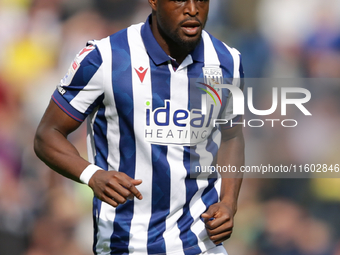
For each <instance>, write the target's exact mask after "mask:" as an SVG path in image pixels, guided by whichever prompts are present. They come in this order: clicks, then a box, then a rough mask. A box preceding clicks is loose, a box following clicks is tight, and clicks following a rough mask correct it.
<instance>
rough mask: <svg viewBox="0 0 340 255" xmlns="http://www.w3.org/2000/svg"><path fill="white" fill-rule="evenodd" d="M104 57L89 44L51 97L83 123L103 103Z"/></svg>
mask: <svg viewBox="0 0 340 255" xmlns="http://www.w3.org/2000/svg"><path fill="white" fill-rule="evenodd" d="M102 63H103V60H102V57H101V54H100V52H99V50H98V47H97V46H96V45H95V44H94V42H89V43H88V45H87V46H86V47H85V48H84V49H82V50H81V51H80V52H79V53H78V54H77V55H76V57H75V59H74V60H73V62H72V63H71V65H70V67H69V69H68V72H67V73H66V75H65V76H64V78H63V79H61V81H60V83H59V85H58V86H57V89H56V90H55V92H54V93H53V95H52V99H53V101H54V102H55V103H56V104H57V105H58V106H59V107H60V108H61V109H62V110H63V111H64V112H65V113H67V114H68V115H69V116H70V117H72V118H73V119H75V120H77V121H79V122H82V121H84V120H85V118H86V117H87V116H88V115H89V114H90V113H91V112H92V111H93V109H94V108H95V107H96V106H97V105H99V104H100V102H101V101H102V99H103V94H104V90H103V87H104V86H103V84H102V83H103V71H102V68H101V66H102Z"/></svg>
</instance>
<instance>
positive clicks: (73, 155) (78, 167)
mask: <svg viewBox="0 0 340 255" xmlns="http://www.w3.org/2000/svg"><path fill="white" fill-rule="evenodd" d="M34 150H35V153H36V155H37V156H38V157H39V158H40V159H41V160H42V161H43V162H44V163H45V164H46V165H48V166H49V167H50V168H51V169H53V170H54V171H56V172H58V173H59V174H61V175H63V176H65V177H67V178H70V179H72V180H74V181H77V182H79V176H80V174H81V173H82V171H83V170H84V169H85V168H86V166H87V165H89V162H88V161H86V160H85V159H83V158H82V157H81V156H80V154H79V152H78V150H77V149H76V148H75V147H74V146H73V145H72V144H71V143H70V142H69V141H68V140H67V138H66V137H65V136H64V135H62V134H61V133H60V132H59V131H57V130H48V131H45V132H44V136H42V135H40V134H39V129H38V131H37V134H36V137H35V140H34Z"/></svg>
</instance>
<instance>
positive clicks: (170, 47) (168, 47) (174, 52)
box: [150, 15, 190, 64]
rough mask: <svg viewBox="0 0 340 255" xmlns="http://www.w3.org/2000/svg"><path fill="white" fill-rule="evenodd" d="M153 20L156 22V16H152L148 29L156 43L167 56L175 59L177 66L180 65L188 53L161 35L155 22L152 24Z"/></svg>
mask: <svg viewBox="0 0 340 255" xmlns="http://www.w3.org/2000/svg"><path fill="white" fill-rule="evenodd" d="M154 20H156V16H155V15H152V20H151V24H150V27H151V31H152V33H153V35H154V37H155V39H156V41H157V42H158V44H159V45H160V46H161V48H162V49H163V50H164V51H165V53H166V54H167V55H168V56H171V57H172V58H173V59H175V60H176V62H177V63H178V64H181V63H182V62H183V60H184V59H185V58H186V56H187V55H188V54H189V52H190V51H188V50H186V49H184V48H183V47H181V46H180V45H178V44H177V43H175V42H174V41H173V40H172V39H171V38H169V37H167V36H166V35H165V34H164V33H162V31H161V30H160V29H159V28H158V26H157V22H154Z"/></svg>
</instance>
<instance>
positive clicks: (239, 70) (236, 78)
mask: <svg viewBox="0 0 340 255" xmlns="http://www.w3.org/2000/svg"><path fill="white" fill-rule="evenodd" d="M224 45H225V46H226V47H227V48H228V50H229V51H230V53H231V55H232V57H233V62H234V73H233V83H232V85H234V86H236V87H239V88H240V89H241V90H243V86H244V84H243V83H244V73H243V67H242V62H241V53H240V52H239V51H238V50H236V49H235V48H230V47H229V46H227V45H226V44H224ZM222 117H223V119H225V120H231V119H233V120H234V121H238V120H239V119H240V118H241V117H242V116H241V115H236V114H233V94H232V93H229V95H228V100H227V105H226V107H225V108H224V111H223V113H222ZM220 126H221V128H222V129H226V128H230V124H229V123H227V124H224V125H220Z"/></svg>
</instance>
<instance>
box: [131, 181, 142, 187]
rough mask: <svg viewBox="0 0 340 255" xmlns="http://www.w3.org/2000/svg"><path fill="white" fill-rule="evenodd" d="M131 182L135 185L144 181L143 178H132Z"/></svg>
mask: <svg viewBox="0 0 340 255" xmlns="http://www.w3.org/2000/svg"><path fill="white" fill-rule="evenodd" d="M131 182H132V184H133V185H135V186H138V185H139V184H141V183H142V180H140V179H137V180H135V179H132V180H131Z"/></svg>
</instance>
